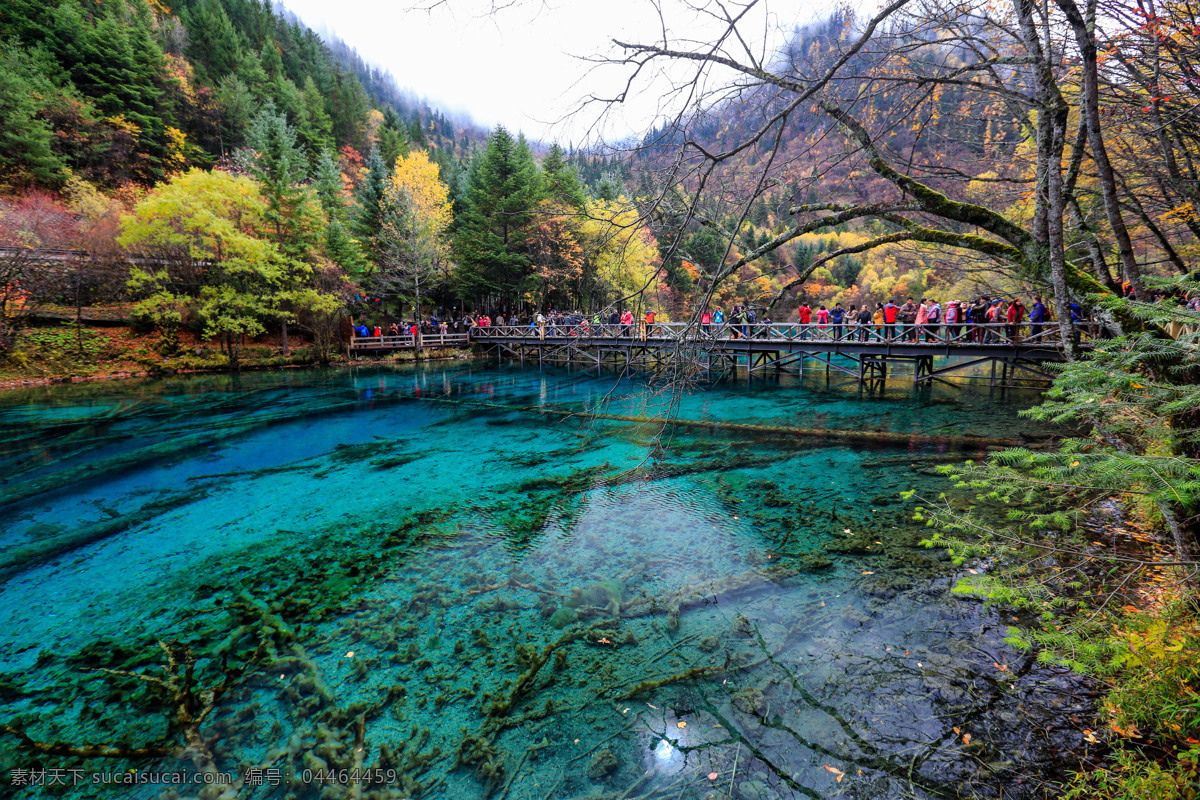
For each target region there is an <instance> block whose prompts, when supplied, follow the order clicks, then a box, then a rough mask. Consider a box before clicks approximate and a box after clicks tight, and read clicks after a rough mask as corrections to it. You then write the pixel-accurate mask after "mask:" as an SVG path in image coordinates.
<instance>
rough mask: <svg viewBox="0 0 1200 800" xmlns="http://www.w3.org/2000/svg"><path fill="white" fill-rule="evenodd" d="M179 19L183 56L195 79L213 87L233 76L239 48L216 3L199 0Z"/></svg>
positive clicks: (233, 33) (239, 56) (235, 32)
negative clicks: (185, 38) (184, 38)
mask: <svg viewBox="0 0 1200 800" xmlns="http://www.w3.org/2000/svg"><path fill="white" fill-rule="evenodd" d="M182 18H183V21H184V24H185V25H186V26H187V30H188V47H187V55H188V58H189V60H190V61H191V62H192V65H193V66H194V67H195V69H196V76H197V77H198V78H200V79H201V80H202V81H204V82H206V83H216V82H218V81H220V80H221V79H222V78H224V77H225V76H227V75H231V74H233V73H234V72H235V71H236V70H237V69H238V67H239V66H240V65H241V62H242V58H243V54H242V48H241V43H240V42H239V41H238V35H237V31H235V30H234V28H233V23H232V22H230V20H229V15H228V14H226V13H225V8H224V6H222V5H221V3H220V2H219V0H200V2H198V3H196V4H195V5H193V6H191V7H190V8H188V9H187V10H186V11H185V12H184V13H183V14H182Z"/></svg>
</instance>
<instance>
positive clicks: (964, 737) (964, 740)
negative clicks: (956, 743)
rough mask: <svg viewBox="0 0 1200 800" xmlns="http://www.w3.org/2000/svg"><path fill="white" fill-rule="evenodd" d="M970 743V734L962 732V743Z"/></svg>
mask: <svg viewBox="0 0 1200 800" xmlns="http://www.w3.org/2000/svg"><path fill="white" fill-rule="evenodd" d="M970 743H971V734H969V733H964V734H963V744H970Z"/></svg>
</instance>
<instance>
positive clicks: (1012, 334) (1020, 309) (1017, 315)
mask: <svg viewBox="0 0 1200 800" xmlns="http://www.w3.org/2000/svg"><path fill="white" fill-rule="evenodd" d="M1005 316H1006V318H1007V320H1008V328H1007V330H1008V338H1009V339H1010V340H1011V341H1012V343H1013V344H1018V343H1019V342H1020V341H1021V323H1023V322H1024V321H1025V306H1024V305H1022V303H1021V298H1019V297H1016V298H1013V301H1012V302H1011V303H1010V304H1009V306H1008V313H1007V314H1006V315H1005Z"/></svg>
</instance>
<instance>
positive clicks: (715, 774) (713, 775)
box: [708, 772, 721, 781]
mask: <svg viewBox="0 0 1200 800" xmlns="http://www.w3.org/2000/svg"><path fill="white" fill-rule="evenodd" d="M720 774H721V773H719V772H710V773H708V779H709V780H710V781H715V780H716V779H717V777H718V776H719V775H720Z"/></svg>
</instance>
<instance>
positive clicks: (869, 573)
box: [863, 572, 875, 575]
mask: <svg viewBox="0 0 1200 800" xmlns="http://www.w3.org/2000/svg"><path fill="white" fill-rule="evenodd" d="M874 574H875V573H874V572H864V573H863V575H874Z"/></svg>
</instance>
